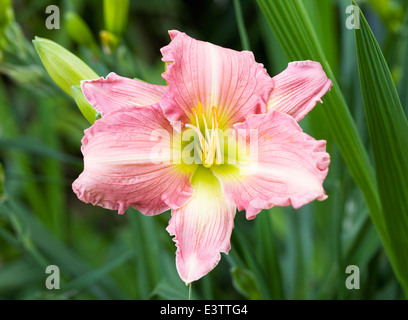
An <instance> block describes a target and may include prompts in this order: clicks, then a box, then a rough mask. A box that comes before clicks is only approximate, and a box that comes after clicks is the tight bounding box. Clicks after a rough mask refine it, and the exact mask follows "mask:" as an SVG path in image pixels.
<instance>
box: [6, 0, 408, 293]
mask: <svg viewBox="0 0 408 320" xmlns="http://www.w3.org/2000/svg"><path fill="white" fill-rule="evenodd" d="M350 4H351V3H350V2H349V1H348V0H325V1H321V0H303V1H300V0H274V1H271V0H270V1H266V0H258V1H257V2H253V1H244V0H241V1H239V0H233V1H229V0H217V1H201V2H192V1H182V0H165V1H163V0H151V1H138V0H133V1H129V0H121V1H112V0H105V1H103V2H102V1H99V0H87V1H79V0H60V1H58V0H54V1H29V0H15V1H11V0H0V8H2V9H1V11H0V74H1V76H0V298H1V299H186V298H187V297H188V288H187V287H186V286H185V285H184V283H183V282H182V281H181V280H180V278H179V277H178V275H177V272H176V269H175V246H174V243H173V241H172V240H171V238H170V236H169V235H168V233H167V232H166V231H165V227H166V226H167V223H168V220H169V218H170V213H169V212H166V213H164V214H161V215H159V216H156V217H150V218H147V217H144V216H142V215H141V214H140V213H138V212H136V210H132V209H130V210H128V211H127V213H126V214H125V215H124V216H118V215H116V214H115V213H113V212H111V211H108V210H105V209H102V208H99V207H93V206H91V205H86V204H83V203H82V202H80V201H79V200H78V199H77V198H76V196H75V194H74V193H73V192H72V190H71V183H72V182H73V181H74V179H75V178H76V177H77V176H78V175H79V173H80V172H81V170H82V159H81V153H80V145H81V138H82V136H83V130H84V129H86V128H87V127H89V125H90V124H89V122H91V123H92V122H93V121H94V120H95V119H94V118H95V114H94V113H93V111H92V110H90V109H89V108H88V106H87V104H86V101H84V99H83V96H82V93H81V92H80V89H79V88H78V86H77V85H78V84H79V81H80V80H81V78H82V77H84V78H86V77H89V78H92V77H95V76H97V75H99V76H106V75H107V74H108V73H109V72H111V71H114V72H116V73H118V74H120V75H122V76H127V77H133V78H139V79H143V80H145V81H147V82H150V83H157V84H165V83H164V81H163V79H162V78H161V73H162V72H163V70H164V65H163V63H162V62H161V60H160V59H161V55H160V50H159V49H160V48H161V47H163V46H164V45H166V44H167V43H168V42H169V37H168V34H167V30H169V29H178V30H181V31H184V32H186V33H187V34H189V35H191V36H193V37H195V38H197V39H202V40H205V41H209V42H212V43H215V44H219V45H222V46H224V47H230V48H233V49H236V50H242V49H249V50H252V51H253V52H254V54H255V57H256V59H257V61H258V62H262V63H263V64H264V65H265V67H266V68H267V70H268V72H269V74H270V75H271V76H273V75H275V74H277V73H279V72H280V71H282V70H283V69H284V68H285V67H286V65H287V63H288V62H289V61H292V60H303V59H312V60H316V61H319V62H321V63H322V65H323V67H324V69H325V71H326V72H327V74H328V75H329V77H330V78H331V79H332V80H333V81H334V82H335V85H334V87H333V89H332V91H331V92H330V93H329V94H328V95H327V97H325V98H324V99H323V100H324V104H323V105H320V104H319V105H318V106H317V107H316V108H315V109H314V110H313V112H312V113H311V114H310V116H308V117H306V119H304V120H303V121H302V122H301V126H302V127H303V129H304V131H306V132H307V133H310V134H311V135H312V136H314V137H316V138H318V139H325V140H327V141H328V151H329V153H330V154H331V159H332V163H331V165H330V171H329V175H328V178H327V180H326V182H325V189H326V192H327V194H328V195H329V199H328V200H326V201H324V202H314V203H312V204H309V205H306V206H304V207H303V208H301V209H300V210H293V209H291V208H272V209H270V210H265V211H264V212H262V213H261V214H260V215H258V216H257V218H256V219H255V220H254V221H246V220H245V217H244V214H242V213H238V214H237V217H236V220H235V228H234V232H233V235H232V249H231V251H230V254H229V255H228V256H226V255H223V257H222V259H221V262H220V264H219V265H218V266H217V267H216V268H215V269H214V270H213V271H212V272H211V273H210V274H208V275H207V276H205V277H204V278H203V279H201V280H199V281H198V282H196V283H194V284H193V298H204V299H242V298H248V299H403V298H404V297H408V275H407V273H408V257H407V255H408V250H407V248H408V204H407V201H408V186H407V183H408V179H407V177H408V168H407V164H408V161H407V160H408V159H406V158H407V157H408V153H407V150H408V145H407V143H408V129H407V121H406V112H407V110H408V88H407V86H408V79H407V74H408V59H407V57H408V29H407V28H408V15H407V12H408V11H407V7H408V2H407V1H403V0H399V1H398V0H394V1H387V0H370V1H360V2H359V5H361V8H362V9H363V12H364V14H365V16H366V18H367V20H368V23H367V22H366V20H365V19H364V18H363V17H361V19H360V29H359V30H350V29H348V28H347V27H346V25H345V21H346V19H347V18H348V17H349V15H350V14H347V13H346V8H347V6H349V5H350ZM49 5H56V6H58V8H59V9H60V15H61V23H60V29H51V30H50V29H47V28H46V26H45V21H46V19H47V18H48V16H49V14H46V13H45V10H46V8H47V7H48V6H49ZM354 22H356V21H354ZM370 27H371V29H372V30H373V32H374V34H375V36H376V39H377V40H378V42H379V45H378V44H377V41H376V40H375V38H374V37H373V36H372V33H371V30H370ZM35 36H38V37H41V38H36V40H35V41H34V44H35V47H34V46H33V44H32V42H31V40H32V39H34V37H35ZM46 39H49V40H52V42H50V41H49V40H46ZM57 44H59V45H61V46H62V47H64V48H66V49H68V51H67V50H64V49H63V48H62V47H60V46H58V45H57ZM355 44H356V45H355ZM50 47H52V48H55V49H52V50H51V55H50V53H49V52H47V49H49V48H50ZM35 49H37V52H38V54H37V52H36V50H35ZM52 52H58V54H57V55H56V56H52ZM69 52H72V53H73V54H75V55H76V56H77V57H79V58H80V59H81V60H82V61H81V60H79V59H78V58H73V55H71V54H70V53H69ZM50 57H51V58H50ZM357 57H358V59H357ZM40 58H41V59H40ZM47 59H48V60H47ZM64 59H68V60H69V61H71V62H72V61H73V60H72V59H78V60H75V61H76V62H75V63H78V64H77V66H81V65H82V63H83V67H78V68H79V69H77V71H78V72H76V73H75V72H72V73H70V76H69V77H65V76H64V75H65V73H61V74H59V73H58V72H59V71H61V70H68V69H69V68H70V65H69V64H64V61H65V60H64ZM70 59H71V60H70ZM41 61H42V62H44V64H45V66H46V68H47V70H46V69H45V68H44V66H43V64H42V62H41ZM47 61H48V62H47ZM88 66H89V67H88ZM64 68H65V69H64ZM389 70H390V71H389ZM47 71H48V72H47ZM71 71H72V70H71ZM61 72H62V71H61ZM69 72H70V71H69ZM50 75H51V77H50ZM53 80H54V81H55V82H54V81H53ZM360 80H361V83H362V84H363V85H362V86H360ZM56 83H57V84H58V85H57V84H56ZM58 86H59V87H61V88H62V89H63V90H64V91H65V93H64V91H63V90H61V89H60V88H59V87H58ZM397 89H398V91H397ZM70 95H71V96H72V97H73V98H74V99H72V97H70ZM75 102H77V104H78V107H79V110H78V108H77V107H76V103H75ZM80 111H82V113H83V115H84V116H85V117H84V116H83V115H82V114H81V112H80ZM87 120H88V121H87ZM48 265H57V266H58V267H59V268H60V271H61V284H60V287H61V289H60V290H47V289H46V287H45V279H46V277H47V276H48V275H47V274H46V273H45V269H46V267H47V266H48ZM349 265H356V266H358V267H359V270H360V289H358V290H349V289H347V288H346V286H345V281H346V278H347V277H348V276H349V274H346V273H345V270H346V267H347V266H349ZM404 292H405V294H404Z"/></svg>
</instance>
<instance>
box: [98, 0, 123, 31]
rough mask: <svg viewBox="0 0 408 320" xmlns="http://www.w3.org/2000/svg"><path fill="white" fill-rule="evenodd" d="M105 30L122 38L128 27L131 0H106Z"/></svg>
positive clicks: (104, 8)
mask: <svg viewBox="0 0 408 320" xmlns="http://www.w3.org/2000/svg"><path fill="white" fill-rule="evenodd" d="M103 12H104V17H105V29H106V30H107V31H109V32H110V33H113V34H114V35H116V36H117V37H121V36H122V34H123V33H124V31H125V29H126V25H127V20H128V15H129V0H104V1H103Z"/></svg>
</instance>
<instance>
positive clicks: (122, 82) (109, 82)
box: [81, 72, 167, 115]
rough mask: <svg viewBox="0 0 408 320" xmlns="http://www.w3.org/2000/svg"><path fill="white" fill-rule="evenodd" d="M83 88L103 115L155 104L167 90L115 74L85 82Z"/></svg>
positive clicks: (82, 84)
mask: <svg viewBox="0 0 408 320" xmlns="http://www.w3.org/2000/svg"><path fill="white" fill-rule="evenodd" d="M81 88H82V92H83V93H84V95H85V97H86V99H87V100H88V101H89V103H90V104H91V105H92V106H93V107H94V108H95V110H96V111H98V112H100V113H101V114H102V115H105V114H107V113H109V112H112V111H115V110H118V109H121V108H127V107H133V106H149V105H152V104H155V103H157V102H159V101H160V99H161V98H162V96H163V94H164V92H165V91H166V89H167V87H166V86H160V85H155V84H150V83H146V82H143V81H140V80H134V79H130V78H125V77H121V76H118V75H117V74H116V73H113V72H112V73H110V74H109V75H108V76H107V77H106V79H104V78H103V77H102V78H100V79H96V80H84V81H82V82H81Z"/></svg>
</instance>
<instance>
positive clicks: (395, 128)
mask: <svg viewBox="0 0 408 320" xmlns="http://www.w3.org/2000/svg"><path fill="white" fill-rule="evenodd" d="M354 5H356V4H355V3H354ZM355 36H356V50H357V59H358V70H359V74H360V83H361V89H362V93H363V100H364V110H365V114H366V118H367V126H368V131H369V134H370V141H371V145H372V150H373V156H374V162H375V175H376V179H377V184H378V190H379V194H380V199H381V205H382V208H383V211H382V214H383V221H384V223H385V227H386V231H387V232H388V240H387V241H386V242H384V245H385V247H386V250H387V253H388V256H389V258H390V260H391V263H392V266H393V268H394V271H395V273H396V275H397V277H398V279H399V281H400V282H401V284H402V285H403V286H404V289H405V292H406V295H407V296H408V122H407V119H406V117H405V114H404V111H403V109H402V106H401V102H400V100H399V97H398V93H397V89H396V87H395V85H394V82H393V80H392V77H391V73H390V70H389V68H388V66H387V63H386V61H385V59H384V56H383V54H382V52H381V49H380V46H379V45H378V43H377V40H376V39H375V37H374V35H373V33H372V31H371V29H370V26H369V25H368V23H367V21H366V19H365V17H364V16H363V14H362V12H361V11H360V29H355Z"/></svg>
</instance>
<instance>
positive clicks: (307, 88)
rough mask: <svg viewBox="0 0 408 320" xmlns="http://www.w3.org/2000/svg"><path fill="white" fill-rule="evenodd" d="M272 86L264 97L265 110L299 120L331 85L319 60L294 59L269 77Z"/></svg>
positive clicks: (319, 100)
mask: <svg viewBox="0 0 408 320" xmlns="http://www.w3.org/2000/svg"><path fill="white" fill-rule="evenodd" d="M273 80H274V82H275V87H274V89H273V90H272V93H271V94H270V96H269V99H268V110H271V109H272V110H276V111H280V112H282V113H286V114H289V115H291V116H292V117H293V118H295V119H296V121H298V122H299V121H300V120H302V119H303V117H304V116H305V115H306V114H308V113H309V111H311V110H312V109H313V108H314V106H315V105H316V103H317V102H320V103H323V102H322V100H321V98H322V97H323V96H324V95H325V93H326V92H327V91H329V89H330V88H331V86H332V82H331V81H330V80H329V79H328V78H327V76H326V74H325V72H324V71H323V68H322V66H321V64H320V63H318V62H315V61H309V60H308V61H296V62H291V63H289V65H288V67H287V68H286V69H285V70H284V71H283V72H281V73H280V74H278V75H277V76H275V77H274V78H273Z"/></svg>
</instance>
